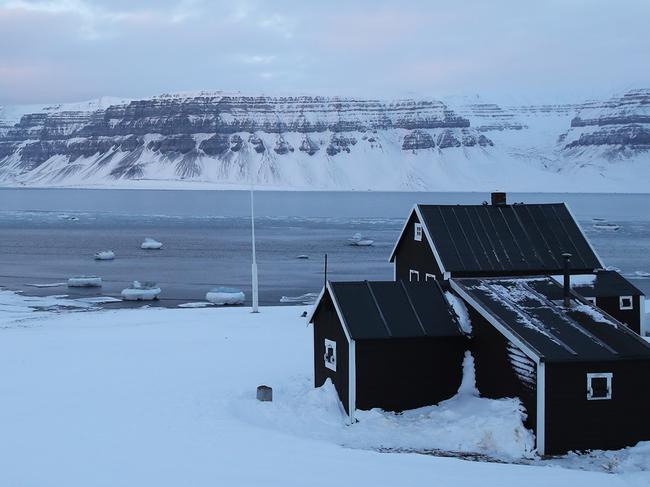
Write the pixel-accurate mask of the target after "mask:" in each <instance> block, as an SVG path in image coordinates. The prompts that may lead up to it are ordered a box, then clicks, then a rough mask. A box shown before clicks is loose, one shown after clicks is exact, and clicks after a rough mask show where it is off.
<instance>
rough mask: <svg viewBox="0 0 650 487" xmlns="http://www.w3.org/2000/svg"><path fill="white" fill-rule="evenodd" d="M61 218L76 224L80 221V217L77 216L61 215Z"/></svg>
mask: <svg viewBox="0 0 650 487" xmlns="http://www.w3.org/2000/svg"><path fill="white" fill-rule="evenodd" d="M59 218H60V219H61V220H68V221H71V222H76V221H78V220H79V217H77V216H73V215H66V214H62V215H59Z"/></svg>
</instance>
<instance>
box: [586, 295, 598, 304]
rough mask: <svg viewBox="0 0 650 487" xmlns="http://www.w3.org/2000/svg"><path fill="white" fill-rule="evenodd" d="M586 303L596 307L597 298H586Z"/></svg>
mask: <svg viewBox="0 0 650 487" xmlns="http://www.w3.org/2000/svg"><path fill="white" fill-rule="evenodd" d="M585 301H587V302H588V303H590V304H593V305H594V306H596V298H592V297H586V298H585Z"/></svg>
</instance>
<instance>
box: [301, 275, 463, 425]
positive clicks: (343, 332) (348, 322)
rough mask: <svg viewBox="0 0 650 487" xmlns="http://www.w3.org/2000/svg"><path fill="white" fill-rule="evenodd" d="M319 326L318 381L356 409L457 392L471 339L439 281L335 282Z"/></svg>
mask: <svg viewBox="0 0 650 487" xmlns="http://www.w3.org/2000/svg"><path fill="white" fill-rule="evenodd" d="M309 322H310V323H313V325H314V380H315V386H316V387H320V386H321V385H323V384H324V383H325V381H326V380H327V379H328V378H329V379H331V380H332V382H333V383H334V386H335V387H336V390H337V392H338V395H339V398H340V399H341V402H342V404H343V407H344V408H345V410H346V412H347V413H348V415H349V417H350V419H351V420H353V419H354V411H355V410H356V409H362V410H367V409H372V408H382V409H384V410H387V411H402V410H408V409H414V408H417V407H421V406H426V405H431V404H437V403H439V402H440V401H443V400H445V399H448V398H450V397H452V396H453V395H454V394H456V392H457V391H458V387H459V386H460V383H461V380H462V362H463V357H464V353H465V351H466V350H467V349H468V346H469V341H468V338H467V336H466V335H465V334H464V333H463V332H462V331H461V329H460V327H459V324H458V321H457V317H456V315H455V314H454V312H453V311H452V308H451V307H450V305H449V303H448V302H447V299H446V298H445V295H444V292H443V290H442V289H441V288H440V286H439V285H438V283H435V282H431V283H413V282H403V281H396V282H368V281H362V282H328V283H327V285H326V287H325V288H324V289H323V292H322V293H321V296H320V298H319V299H318V301H317V303H316V305H315V307H314V309H313V311H312V315H311V316H310V317H309Z"/></svg>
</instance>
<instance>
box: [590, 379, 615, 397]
mask: <svg viewBox="0 0 650 487" xmlns="http://www.w3.org/2000/svg"><path fill="white" fill-rule="evenodd" d="M613 375H614V374H612V373H611V372H606V373H597V374H587V400H589V401H597V400H602V399H611V398H612V377H613Z"/></svg>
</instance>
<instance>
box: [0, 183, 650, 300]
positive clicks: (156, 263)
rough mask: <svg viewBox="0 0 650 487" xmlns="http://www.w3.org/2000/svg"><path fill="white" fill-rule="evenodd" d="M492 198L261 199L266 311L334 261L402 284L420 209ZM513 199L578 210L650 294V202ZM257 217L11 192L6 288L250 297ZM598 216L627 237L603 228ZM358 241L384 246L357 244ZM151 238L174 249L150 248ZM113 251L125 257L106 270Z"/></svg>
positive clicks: (235, 204) (220, 196) (183, 201)
mask: <svg viewBox="0 0 650 487" xmlns="http://www.w3.org/2000/svg"><path fill="white" fill-rule="evenodd" d="M487 199H489V194H487V193H416V192H409V193H400V192H390V193H385V192H381V193H380V192H293V191H283V192H280V191H257V192H255V209H256V216H257V218H256V235H257V251H258V265H259V273H260V302H261V303H262V304H277V303H279V302H280V298H281V297H282V296H297V295H300V294H304V293H307V292H318V291H319V290H320V288H321V287H322V284H323V277H324V276H323V255H324V254H325V253H327V254H328V256H329V260H328V262H329V265H328V278H330V279H340V280H353V279H392V277H393V270H392V266H391V265H390V264H389V263H388V257H389V255H390V252H391V250H392V248H393V245H394V243H395V240H396V238H397V236H398V235H399V233H400V231H401V229H402V225H403V221H404V218H405V217H406V215H407V214H408V212H409V210H410V209H411V207H412V206H413V205H414V204H416V203H440V204H457V203H458V204H463V203H467V204H480V203H481V202H483V201H484V200H487ZM508 199H509V201H510V202H519V201H523V202H529V203H532V202H558V201H566V202H567V203H568V204H569V206H570V208H571V209H572V211H573V213H574V215H575V216H576V218H577V219H578V220H579V221H580V223H581V224H582V227H583V229H584V230H585V233H586V234H587V236H588V238H589V239H590V240H591V241H592V243H593V245H594V247H595V248H596V250H597V252H598V253H599V254H600V256H601V257H602V259H603V260H604V262H605V264H606V265H610V266H615V267H618V268H620V269H621V271H622V272H623V274H625V275H627V276H629V277H630V278H632V279H633V282H634V283H635V284H636V285H637V286H638V287H640V288H641V289H642V290H643V291H645V292H646V293H648V294H650V279H644V278H642V277H641V276H639V275H638V274H636V273H637V272H650V255H649V250H650V195H648V194H630V195H626V194H548V193H546V194H540V193H538V194H522V193H517V194H515V193H513V194H509V195H508ZM249 215H250V193H249V192H248V191H202V190H160V191H159V190H112V189H106V190H103V189H101V190H100V189H92V190H85V189H23V188H20V189H8V188H6V189H0V286H4V287H5V288H8V289H17V290H23V291H25V292H26V293H30V294H40V295H43V294H47V295H51V294H64V293H65V294H70V290H69V289H67V288H66V287H65V286H62V287H53V288H38V287H33V286H29V284H48V283H57V282H63V281H65V280H67V278H68V277H71V276H73V275H80V274H90V275H99V276H101V277H102V278H103V280H104V287H103V288H102V291H101V292H102V294H104V295H109V296H118V295H119V292H120V290H121V289H123V288H124V287H126V286H127V285H128V284H129V283H130V281H133V280H136V279H137V280H152V281H157V282H158V283H159V284H160V286H161V287H162V289H163V295H162V297H163V299H162V304H164V305H175V304H178V303H181V302H186V301H194V300H202V299H203V298H204V296H205V293H206V291H207V290H209V289H210V288H212V287H215V286H217V285H229V286H236V287H240V288H241V289H243V290H244V291H245V292H246V294H247V296H249V295H250V269H251V268H250V262H251V244H250V219H249ZM594 218H603V219H605V220H606V221H608V222H611V223H616V224H619V225H620V229H619V230H617V231H611V230H609V231H608V230H597V229H595V228H594V227H593V220H592V219H594ZM356 232H360V233H361V234H363V235H364V237H367V238H370V239H373V240H374V241H375V244H374V245H373V246H371V247H353V246H350V245H349V242H348V239H349V238H350V237H351V235H352V234H353V233H356ZM145 237H152V238H155V239H157V240H159V241H161V242H163V244H164V248H163V249H162V250H160V251H155V250H151V251H145V250H142V249H140V243H141V242H142V240H144V238H145ZM104 249H111V250H113V251H114V252H115V254H116V256H117V257H116V259H115V260H114V261H105V262H102V261H94V260H93V254H94V253H95V252H97V251H99V250H104ZM299 255H307V256H308V257H309V258H308V259H298V258H297V257H298V256H299ZM78 293H81V294H90V295H96V294H97V291H96V290H88V291H81V292H79V291H76V292H75V294H78Z"/></svg>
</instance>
